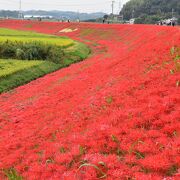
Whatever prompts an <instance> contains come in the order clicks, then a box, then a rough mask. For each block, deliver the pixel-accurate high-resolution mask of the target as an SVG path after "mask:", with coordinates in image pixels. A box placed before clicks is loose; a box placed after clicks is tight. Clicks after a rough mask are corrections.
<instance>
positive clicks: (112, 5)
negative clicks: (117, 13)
mask: <svg viewBox="0 0 180 180" xmlns="http://www.w3.org/2000/svg"><path fill="white" fill-rule="evenodd" d="M114 3H115V1H114V0H113V1H112V4H111V7H112V14H114Z"/></svg>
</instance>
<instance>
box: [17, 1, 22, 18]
mask: <svg viewBox="0 0 180 180" xmlns="http://www.w3.org/2000/svg"><path fill="white" fill-rule="evenodd" d="M18 18H19V19H21V18H22V1H21V0H19V14H18Z"/></svg>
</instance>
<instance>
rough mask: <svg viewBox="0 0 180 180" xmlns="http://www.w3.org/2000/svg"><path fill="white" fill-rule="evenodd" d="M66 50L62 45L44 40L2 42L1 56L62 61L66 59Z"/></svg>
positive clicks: (5, 57) (4, 57) (0, 46)
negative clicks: (46, 42)
mask: <svg viewBox="0 0 180 180" xmlns="http://www.w3.org/2000/svg"><path fill="white" fill-rule="evenodd" d="M64 55H65V53H64V51H63V49H62V48H61V47H60V46H57V45H50V44H45V43H42V42H35V41H32V42H20V41H14V42H13V41H8V40H7V41H5V42H0V58H3V59H9V58H11V59H19V60H48V61H52V62H54V63H60V62H62V61H63V59H64Z"/></svg>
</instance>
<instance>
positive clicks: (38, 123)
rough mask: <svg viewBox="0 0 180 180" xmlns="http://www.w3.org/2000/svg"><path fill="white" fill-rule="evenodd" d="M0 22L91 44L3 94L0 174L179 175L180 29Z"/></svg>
mask: <svg viewBox="0 0 180 180" xmlns="http://www.w3.org/2000/svg"><path fill="white" fill-rule="evenodd" d="M0 27H5V28H11V29H19V30H29V31H36V32H41V33H47V34H54V35H58V36H69V37H71V38H72V39H75V40H79V41H81V42H83V43H86V44H87V45H89V47H90V48H91V49H92V54H91V55H90V56H89V58H88V59H86V60H84V61H82V62H80V63H77V64H73V65H71V66H70V67H68V68H64V69H61V70H59V71H56V72H54V73H51V74H49V75H46V76H44V77H42V78H39V79H37V80H35V81H32V82H30V83H29V84H27V85H24V86H21V87H18V88H16V89H14V90H12V91H10V92H7V93H3V94H1V95H0V179H6V178H7V176H9V177H10V176H14V177H17V178H20V179H21V178H23V179H30V180H37V179H42V180H47V179H53V180H54V179H62V180H76V179H77V180H83V179H85V180H96V179H108V180H114V179H120V180H136V179H137V180H151V179H152V180H160V179H164V180H176V179H179V178H180V136H179V135H180V134H179V130H180V62H179V60H180V28H179V27H165V26H151V25H109V24H107V25H103V24H88V23H79V24H78V23H59V22H37V21H17V20H1V21H0ZM64 29H68V30H71V31H68V32H66V31H64Z"/></svg>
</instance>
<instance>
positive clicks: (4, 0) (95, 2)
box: [0, 0, 128, 13]
mask: <svg viewBox="0 0 180 180" xmlns="http://www.w3.org/2000/svg"><path fill="white" fill-rule="evenodd" d="M19 1H20V0H0V9H1V10H2V9H5V10H19ZM21 1H22V10H31V9H36V10H39V9H41V10H62V11H79V12H88V13H90V12H106V13H110V12H111V0H89V1H88V0H21ZM127 1H128V0H116V1H115V4H114V13H117V12H118V11H119V9H120V4H121V6H122V4H124V3H125V2H127Z"/></svg>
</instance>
